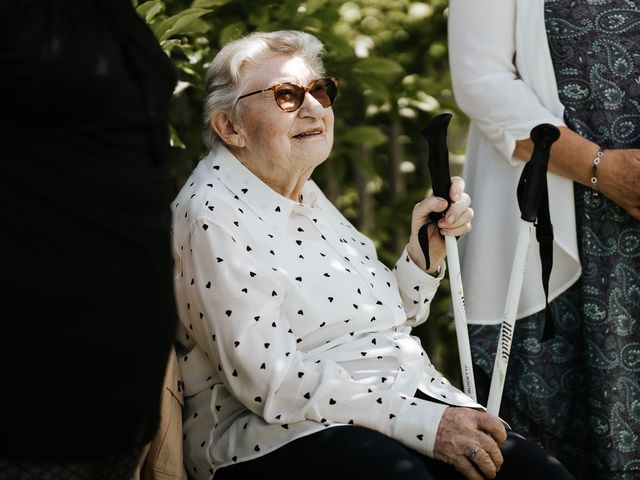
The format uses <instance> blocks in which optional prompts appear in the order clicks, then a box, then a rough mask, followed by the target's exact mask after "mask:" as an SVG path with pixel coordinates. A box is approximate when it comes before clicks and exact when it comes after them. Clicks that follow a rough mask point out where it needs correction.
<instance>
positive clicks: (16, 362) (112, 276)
mask: <svg viewBox="0 0 640 480" xmlns="http://www.w3.org/2000/svg"><path fill="white" fill-rule="evenodd" d="M175 82H176V74H175V71H174V68H173V66H172V65H171V62H170V61H169V59H168V58H167V57H166V55H165V54H164V53H163V51H162V50H161V49H160V47H159V45H158V43H157V41H156V39H155V37H154V36H153V33H152V32H151V31H150V30H149V29H148V28H147V26H146V25H145V24H144V21H142V20H141V19H140V18H139V17H138V15H137V13H136V12H135V10H134V9H133V7H132V4H131V1H130V0H102V1H88V0H83V1H81V2H77V1H71V0H67V1H64V0H58V1H55V0H46V1H38V2H33V1H28V0H2V2H0V160H1V162H2V169H3V174H2V177H1V180H0V182H1V183H0V199H1V202H2V208H1V209H0V223H1V224H2V232H3V233H2V244H1V245H2V246H3V248H2V251H3V253H4V258H5V261H4V262H3V263H4V265H5V268H4V271H3V275H2V277H1V280H0V292H2V293H1V295H2V299H3V302H2V303H3V305H4V308H5V311H6V312H13V313H12V314H11V315H9V314H8V313H5V314H4V315H3V320H2V330H1V332H2V333H1V335H2V336H1V338H2V348H0V378H1V379H2V389H1V393H0V457H5V458H27V459H43V458H48V459H57V460H67V459H71V460H77V459H80V458H90V457H95V456H96V455H100V456H108V455H111V454H117V453H120V452H126V451H128V450H131V449H134V448H136V447H140V446H142V445H143V444H144V443H146V442H147V441H149V440H150V439H151V438H152V436H153V434H154V433H155V430H156V428H157V425H158V419H159V402H160V390H161V386H162V381H163V376H164V368H165V365H166V360H167V358H168V355H169V349H170V346H171V342H172V339H173V336H174V334H175V328H176V324H177V323H176V312H175V304H174V298H173V283H172V267H173V264H172V256H171V250H170V221H171V213H170V208H169V203H170V200H171V196H172V195H171V191H170V184H169V179H168V174H167V168H166V159H167V153H168V104H169V101H170V99H171V95H172V91H173V87H174V85H175Z"/></svg>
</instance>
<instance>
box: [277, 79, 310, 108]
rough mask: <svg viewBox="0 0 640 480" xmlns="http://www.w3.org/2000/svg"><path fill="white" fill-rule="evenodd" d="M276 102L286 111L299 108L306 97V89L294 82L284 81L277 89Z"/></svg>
mask: <svg viewBox="0 0 640 480" xmlns="http://www.w3.org/2000/svg"><path fill="white" fill-rule="evenodd" d="M275 97H276V102H277V104H278V105H279V106H280V108H281V109H282V110H284V111H285V112H292V111H294V110H297V109H298V108H299V107H300V104H301V103H302V100H303V99H304V90H303V89H302V88H301V87H299V86H297V85H293V84H289V83H283V84H282V85H280V86H279V87H278V89H277V90H276V91H275Z"/></svg>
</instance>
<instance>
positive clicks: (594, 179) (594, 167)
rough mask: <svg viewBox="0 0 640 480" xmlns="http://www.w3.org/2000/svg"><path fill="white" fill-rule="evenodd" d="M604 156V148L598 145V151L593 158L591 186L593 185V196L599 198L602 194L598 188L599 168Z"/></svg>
mask: <svg viewBox="0 0 640 480" xmlns="http://www.w3.org/2000/svg"><path fill="white" fill-rule="evenodd" d="M603 156H604V149H603V148H601V147H598V151H597V152H596V153H595V155H594V156H593V160H592V162H591V178H590V179H589V186H590V187H591V196H592V197H593V198H597V197H598V195H599V194H600V192H599V189H598V168H599V167H600V163H601V162H602V158H603Z"/></svg>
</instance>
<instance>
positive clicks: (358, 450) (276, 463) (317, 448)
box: [215, 426, 574, 480]
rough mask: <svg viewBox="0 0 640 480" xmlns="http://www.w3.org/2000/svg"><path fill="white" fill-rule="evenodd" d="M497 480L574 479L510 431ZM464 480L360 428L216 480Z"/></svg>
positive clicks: (335, 432)
mask: <svg viewBox="0 0 640 480" xmlns="http://www.w3.org/2000/svg"><path fill="white" fill-rule="evenodd" d="M500 450H501V451H502V455H503V457H504V464H503V465H502V468H501V469H500V472H498V475H497V477H496V479H498V480H528V479H531V480H533V479H535V480H540V479H544V480H565V479H566V480H570V479H573V478H574V477H573V476H572V475H571V474H570V473H569V472H568V471H567V470H566V469H565V467H564V466H563V465H562V464H561V463H560V462H558V461H557V460H556V459H555V458H553V457H552V456H550V455H549V454H548V453H546V452H545V451H544V450H543V449H542V448H540V447H539V446H537V445H536V444H535V443H533V442H531V441H528V440H526V439H525V438H524V437H522V436H520V435H518V434H516V433H514V432H508V439H507V441H506V442H505V443H504V445H503V446H502V447H501V449H500ZM269 474H271V476H273V475H275V476H276V477H277V478H280V479H292V480H293V479H295V480H298V479H301V478H304V479H305V480H327V479H329V480H353V479H354V478H366V479H367V480H376V479H380V480H390V479H393V480H465V477H464V476H463V475H462V474H461V473H460V472H458V471H457V470H456V469H455V468H454V467H452V466H451V465H448V464H446V463H443V462H440V461H438V460H434V459H432V458H428V457H425V456H424V455H421V454H419V453H417V452H416V451H414V450H411V449H409V448H407V447H405V446H404V445H402V444H401V443H399V442H398V441H396V440H394V439H392V438H390V437H388V436H386V435H383V434H381V433H379V432H376V431H374V430H370V429H368V428H364V427H358V426H341V427H332V428H327V429H326V430H322V431H320V432H317V433H314V434H311V435H308V436H306V437H303V438H300V439H298V440H295V441H293V442H291V443H290V444H288V445H285V446H283V447H282V448H279V449H278V450H276V451H274V452H272V453H269V454H267V455H264V456H262V457H259V458H257V459H254V460H250V461H247V462H242V463H239V464H237V465H232V466H228V467H224V468H222V469H220V470H219V471H218V472H216V474H215V479H216V480H233V479H236V480H237V479H244V478H264V477H265V476H267V477H268V476H270V475H269Z"/></svg>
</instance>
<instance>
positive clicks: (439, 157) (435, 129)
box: [422, 113, 452, 222]
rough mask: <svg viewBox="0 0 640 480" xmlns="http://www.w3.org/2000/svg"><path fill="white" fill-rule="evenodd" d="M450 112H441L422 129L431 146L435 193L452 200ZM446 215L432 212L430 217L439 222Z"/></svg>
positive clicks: (432, 183)
mask: <svg viewBox="0 0 640 480" xmlns="http://www.w3.org/2000/svg"><path fill="white" fill-rule="evenodd" d="M451 117H452V115H451V114H450V113H441V114H439V115H436V116H435V117H433V118H432V119H431V120H429V121H428V122H427V124H426V125H425V127H424V128H423V129H422V136H423V137H424V138H425V139H426V140H427V144H428V146H429V157H428V162H427V165H428V167H429V174H430V175H431V187H432V188H433V194H434V195H435V196H437V197H442V198H444V199H445V200H446V201H447V202H449V203H450V202H451V199H450V198H449V190H450V188H451V174H450V173H449V149H448V148H447V128H448V127H449V122H450V121H451ZM443 215H444V213H443V212H432V213H431V214H430V215H429V218H431V220H432V221H433V222H437V221H438V220H440V219H441V218H442V216H443Z"/></svg>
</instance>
